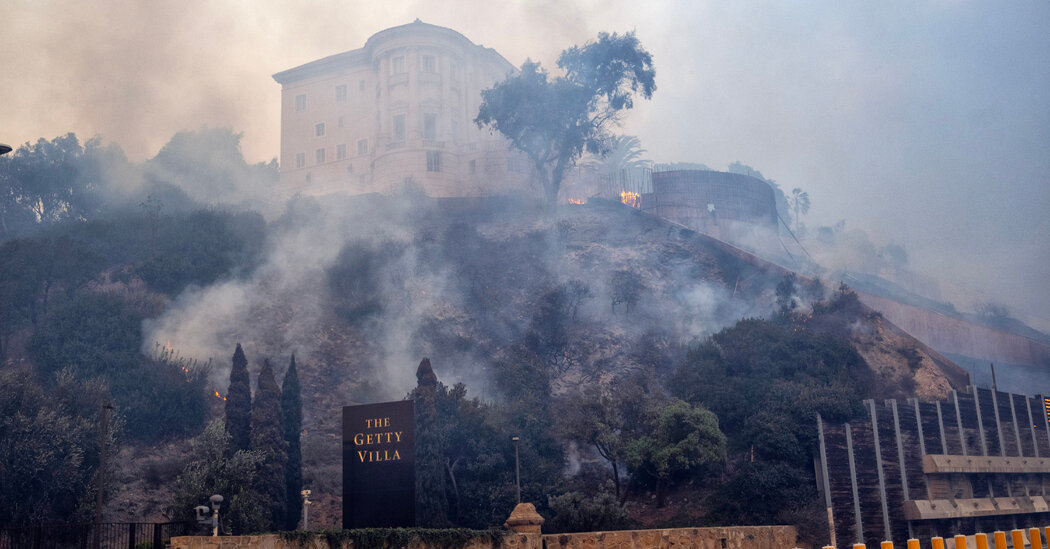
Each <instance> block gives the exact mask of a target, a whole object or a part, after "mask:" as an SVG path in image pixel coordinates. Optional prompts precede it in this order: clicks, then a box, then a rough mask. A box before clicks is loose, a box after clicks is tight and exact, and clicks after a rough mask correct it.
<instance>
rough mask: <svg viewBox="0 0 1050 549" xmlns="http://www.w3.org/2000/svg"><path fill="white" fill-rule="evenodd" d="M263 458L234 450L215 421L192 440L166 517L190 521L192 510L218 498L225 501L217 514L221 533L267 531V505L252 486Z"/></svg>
mask: <svg viewBox="0 0 1050 549" xmlns="http://www.w3.org/2000/svg"><path fill="white" fill-rule="evenodd" d="M264 457H265V456H264V455H263V453H261V452H256V451H254V450H233V449H232V448H231V440H230V434H229V433H228V432H227V431H226V427H225V426H224V425H223V422H222V420H221V419H216V420H215V421H213V422H212V423H211V424H209V425H208V426H207V427H206V428H205V429H204V431H203V432H202V433H201V434H200V435H198V436H197V438H195V439H194V440H193V450H192V451H191V453H190V459H189V463H187V464H186V467H185V468H184V469H183V471H182V474H180V475H179V477H178V478H177V479H176V480H175V493H174V497H173V498H172V505H171V508H170V509H169V510H168V513H169V515H170V516H171V517H172V518H173V519H175V520H182V521H193V520H194V514H193V508H194V507H196V506H198V505H206V504H207V503H208V498H209V497H211V496H212V495H213V494H219V495H221V496H222V497H223V498H224V501H223V503H222V512H221V513H220V514H219V517H220V520H221V521H222V522H221V524H220V530H221V531H222V532H224V533H227V534H230V533H232V534H250V533H253V532H264V531H266V530H267V529H268V520H269V516H270V515H269V507H268V502H267V501H266V498H265V497H264V496H263V495H262V494H260V493H259V492H258V491H257V490H256V488H255V486H254V484H253V482H252V479H253V478H254V477H255V474H256V469H257V468H258V467H259V466H260V464H261V463H262V462H263V460H264Z"/></svg>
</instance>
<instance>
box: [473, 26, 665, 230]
mask: <svg viewBox="0 0 1050 549" xmlns="http://www.w3.org/2000/svg"><path fill="white" fill-rule="evenodd" d="M558 67H560V68H561V69H563V70H564V71H565V75H564V76H559V77H556V78H553V79H551V78H548V75H547V71H545V70H544V69H543V68H542V67H540V65H539V63H535V62H533V61H531V60H530V61H526V62H525V63H524V64H523V65H522V66H521V71H520V72H518V73H516V74H514V75H512V76H510V77H508V78H507V79H506V80H504V81H502V82H499V83H497V84H496V85H495V86H494V87H493V88H491V89H488V90H485V91H483V92H482V103H481V108H480V110H479V111H478V116H477V118H475V119H474V122H475V123H476V124H477V125H478V127H479V128H480V127H483V126H486V125H488V126H490V127H491V128H493V129H495V130H496V131H498V132H500V133H501V134H503V135H504V136H505V137H507V139H509V140H510V142H511V144H512V145H513V146H514V147H515V148H516V149H518V150H520V151H522V152H523V153H525V155H526V156H527V157H528V158H529V160H530V161H531V162H532V165H533V168H534V172H535V176H536V178H537V179H538V181H539V183H540V186H541V188H542V190H543V192H544V195H545V198H546V204H547V207H548V209H549V210H550V211H553V208H554V207H555V205H556V204H557V199H558V190H559V189H560V187H561V182H562V178H563V177H564V176H565V173H566V171H567V170H568V169H569V168H570V167H572V166H573V164H574V163H575V162H576V160H577V159H578V158H579V157H580V155H581V154H583V152H584V151H585V150H586V151H589V152H591V153H598V154H604V152H605V151H606V150H608V144H607V143H608V141H609V138H610V135H609V128H610V127H611V126H614V125H615V124H616V123H617V121H618V119H619V116H620V114H621V113H622V111H625V110H628V109H630V108H632V107H633V106H634V96H635V95H636V94H640V95H641V96H642V97H644V98H646V99H649V98H650V97H652V94H653V91H654V90H656V83H655V77H656V72H655V71H654V70H653V61H652V56H651V55H650V54H649V52H648V51H646V50H645V49H644V48H642V46H641V44H640V43H639V42H638V38H636V37H635V36H634V33H633V32H629V33H626V34H622V35H621V34H616V33H613V34H608V33H604V32H603V33H600V34H599V35H598V40H597V41H596V42H588V43H587V44H585V45H584V46H583V47H578V46H573V47H572V48H569V49H567V50H565V51H563V52H562V53H561V55H560V56H559V57H558Z"/></svg>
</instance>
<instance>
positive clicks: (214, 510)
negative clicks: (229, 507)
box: [208, 494, 222, 538]
mask: <svg viewBox="0 0 1050 549" xmlns="http://www.w3.org/2000/svg"><path fill="white" fill-rule="evenodd" d="M208 501H210V502H211V536H212V537H213V538H214V537H219V506H221V505H222V496H220V495H219V494H215V495H214V496H212V497H210V498H208Z"/></svg>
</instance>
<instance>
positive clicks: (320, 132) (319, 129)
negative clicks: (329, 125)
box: [314, 122, 324, 137]
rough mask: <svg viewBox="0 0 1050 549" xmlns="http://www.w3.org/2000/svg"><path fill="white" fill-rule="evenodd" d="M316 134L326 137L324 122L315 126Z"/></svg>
mask: <svg viewBox="0 0 1050 549" xmlns="http://www.w3.org/2000/svg"><path fill="white" fill-rule="evenodd" d="M314 135H316V136H317V137H324V122H321V123H320V124H318V125H316V126H314Z"/></svg>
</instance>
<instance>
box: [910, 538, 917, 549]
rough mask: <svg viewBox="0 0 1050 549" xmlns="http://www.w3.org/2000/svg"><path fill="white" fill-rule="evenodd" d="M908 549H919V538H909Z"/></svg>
mask: <svg viewBox="0 0 1050 549" xmlns="http://www.w3.org/2000/svg"><path fill="white" fill-rule="evenodd" d="M908 549H919V540H917V539H915V538H911V539H909V540H908Z"/></svg>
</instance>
